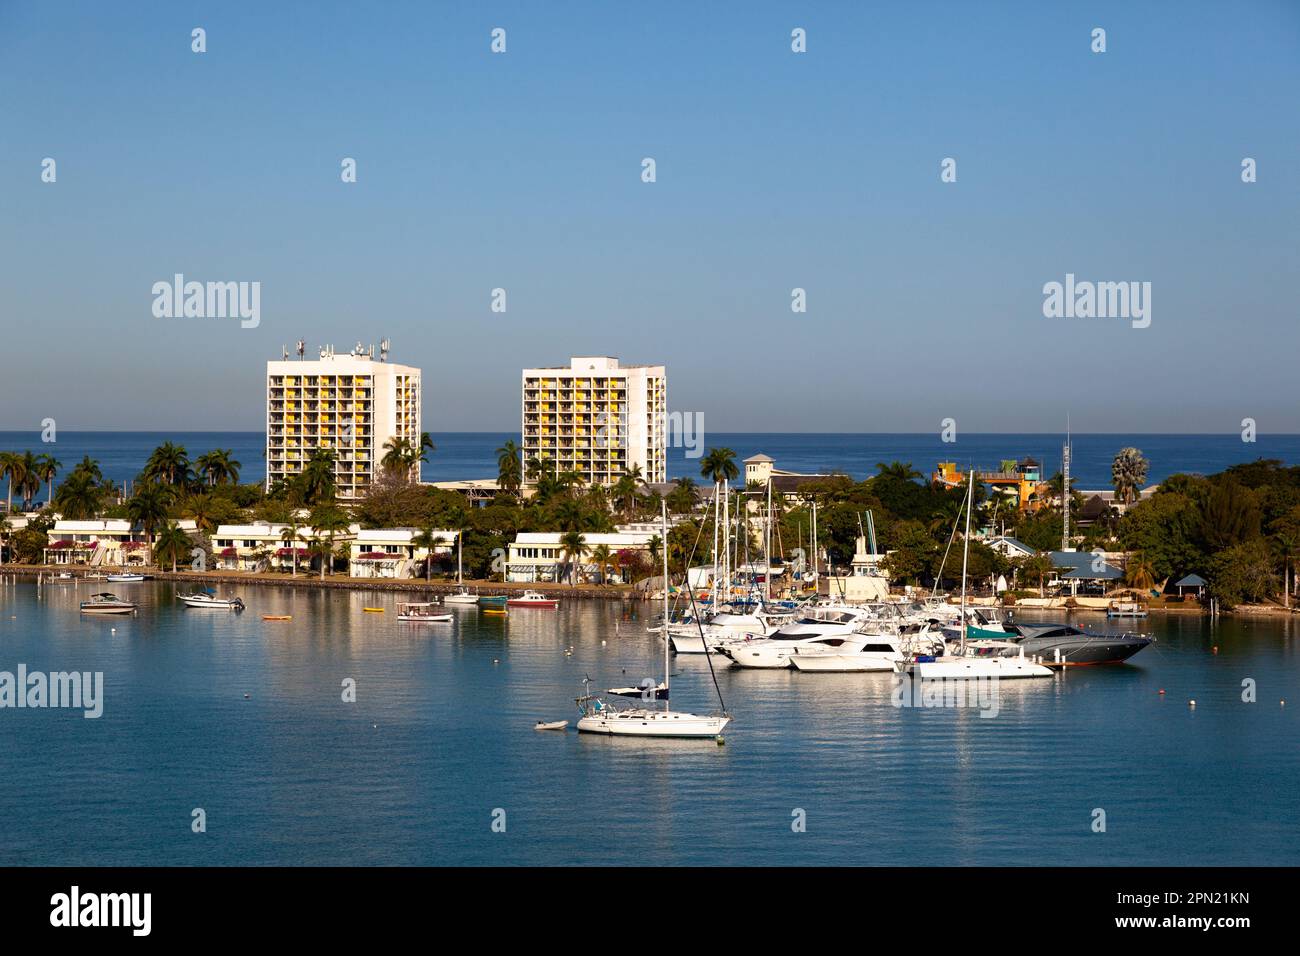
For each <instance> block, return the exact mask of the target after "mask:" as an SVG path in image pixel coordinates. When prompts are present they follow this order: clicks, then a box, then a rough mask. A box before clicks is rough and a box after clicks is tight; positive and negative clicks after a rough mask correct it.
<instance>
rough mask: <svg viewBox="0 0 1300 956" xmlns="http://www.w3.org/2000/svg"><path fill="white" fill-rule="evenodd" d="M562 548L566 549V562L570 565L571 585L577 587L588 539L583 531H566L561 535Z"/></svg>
mask: <svg viewBox="0 0 1300 956" xmlns="http://www.w3.org/2000/svg"><path fill="white" fill-rule="evenodd" d="M560 547H561V548H563V549H564V560H565V563H566V564H568V565H569V584H570V585H572V586H573V587H577V586H578V564H579V563H580V562H581V561H582V552H583V551H584V550H586V547H587V539H586V537H585V536H584V535H583V533H582V532H581V531H566V532H564V534H562V535H560Z"/></svg>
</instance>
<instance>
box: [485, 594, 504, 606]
mask: <svg viewBox="0 0 1300 956" xmlns="http://www.w3.org/2000/svg"><path fill="white" fill-rule="evenodd" d="M478 606H479V607H505V606H506V596H505V595H504V594H480V595H479V596H478Z"/></svg>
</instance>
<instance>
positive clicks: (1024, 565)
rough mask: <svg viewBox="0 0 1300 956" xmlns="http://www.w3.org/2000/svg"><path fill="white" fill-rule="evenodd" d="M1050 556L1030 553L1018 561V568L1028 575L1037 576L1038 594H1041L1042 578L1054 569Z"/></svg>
mask: <svg viewBox="0 0 1300 956" xmlns="http://www.w3.org/2000/svg"><path fill="white" fill-rule="evenodd" d="M1055 568H1056V565H1054V564H1052V558H1051V556H1050V555H1047V554H1042V553H1039V554H1032V555H1030V556H1029V557H1027V558H1025V559H1024V560H1022V561H1021V562H1020V570H1021V571H1022V572H1023V573H1024V574H1025V575H1027V576H1029V577H1037V578H1038V596H1039V597H1042V596H1043V579H1044V578H1046V577H1047V576H1048V575H1049V574H1051V573H1052V571H1053V570H1055Z"/></svg>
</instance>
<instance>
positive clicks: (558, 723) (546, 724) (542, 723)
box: [533, 720, 569, 730]
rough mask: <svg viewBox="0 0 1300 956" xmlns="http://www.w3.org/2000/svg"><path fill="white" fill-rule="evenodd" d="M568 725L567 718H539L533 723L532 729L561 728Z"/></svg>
mask: <svg viewBox="0 0 1300 956" xmlns="http://www.w3.org/2000/svg"><path fill="white" fill-rule="evenodd" d="M568 726H569V722H568V721H567V720H551V721H546V720H539V721H538V722H537V723H535V724H534V725H533V730H563V729H564V728H565V727H568Z"/></svg>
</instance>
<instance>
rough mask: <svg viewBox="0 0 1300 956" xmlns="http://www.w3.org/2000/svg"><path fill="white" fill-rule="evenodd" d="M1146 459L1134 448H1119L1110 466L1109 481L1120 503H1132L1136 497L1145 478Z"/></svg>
mask: <svg viewBox="0 0 1300 956" xmlns="http://www.w3.org/2000/svg"><path fill="white" fill-rule="evenodd" d="M1147 467H1148V464H1147V460H1146V459H1145V458H1143V457H1142V452H1141V451H1139V450H1138V449H1136V448H1121V449H1120V451H1119V454H1118V455H1116V456H1115V460H1114V461H1113V462H1112V463H1111V466H1110V477H1111V481H1112V482H1114V485H1115V497H1116V498H1118V499H1119V501H1120V504H1125V505H1127V504H1132V503H1133V502H1134V501H1137V499H1138V492H1139V491H1140V490H1141V488H1142V485H1143V483H1144V482H1145V481H1146V480H1147Z"/></svg>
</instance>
